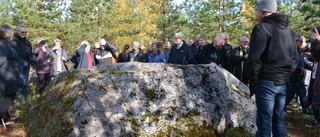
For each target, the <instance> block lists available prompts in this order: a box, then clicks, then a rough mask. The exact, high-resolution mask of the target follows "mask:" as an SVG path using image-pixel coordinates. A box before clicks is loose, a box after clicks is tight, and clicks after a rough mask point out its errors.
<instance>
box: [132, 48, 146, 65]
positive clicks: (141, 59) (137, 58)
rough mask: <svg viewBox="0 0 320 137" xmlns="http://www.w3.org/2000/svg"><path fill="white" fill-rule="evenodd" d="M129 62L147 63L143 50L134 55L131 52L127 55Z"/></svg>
mask: <svg viewBox="0 0 320 137" xmlns="http://www.w3.org/2000/svg"><path fill="white" fill-rule="evenodd" d="M129 60H130V61H138V62H145V63H146V62H148V56H147V54H145V53H143V50H142V49H140V51H139V52H137V53H135V52H134V51H133V50H132V51H130V53H129Z"/></svg>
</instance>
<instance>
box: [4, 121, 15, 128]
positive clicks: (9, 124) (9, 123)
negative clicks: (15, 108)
mask: <svg viewBox="0 0 320 137" xmlns="http://www.w3.org/2000/svg"><path fill="white" fill-rule="evenodd" d="M14 124H16V123H15V122H13V121H8V122H6V123H4V127H10V126H13V125H14ZM1 126H3V124H1Z"/></svg>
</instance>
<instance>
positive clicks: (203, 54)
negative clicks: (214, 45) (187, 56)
mask: <svg viewBox="0 0 320 137" xmlns="http://www.w3.org/2000/svg"><path fill="white" fill-rule="evenodd" d="M207 46H208V45H205V46H204V47H201V46H197V47H194V49H193V51H194V54H193V57H194V59H195V61H196V63H197V64H210V63H211V62H210V60H209V58H208V57H209V53H208V49H207V48H208V47H207Z"/></svg>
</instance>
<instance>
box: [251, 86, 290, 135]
mask: <svg viewBox="0 0 320 137" xmlns="http://www.w3.org/2000/svg"><path fill="white" fill-rule="evenodd" d="M253 90H254V92H255V95H256V105H257V119H256V124H257V127H258V130H257V133H256V136H257V137H271V131H272V134H273V136H275V137H285V136H286V129H285V123H284V106H285V103H286V85H281V86H277V85H274V83H273V81H268V80H260V82H259V83H257V84H256V85H254V86H253Z"/></svg>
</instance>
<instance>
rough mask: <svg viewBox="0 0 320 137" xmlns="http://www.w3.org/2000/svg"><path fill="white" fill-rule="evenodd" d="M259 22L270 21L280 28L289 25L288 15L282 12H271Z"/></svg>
mask: <svg viewBox="0 0 320 137" xmlns="http://www.w3.org/2000/svg"><path fill="white" fill-rule="evenodd" d="M261 22H266V23H271V24H273V25H275V26H277V27H279V28H280V29H285V28H288V27H289V26H290V21H289V17H288V16H287V15H284V14H279V13H273V14H271V15H269V16H265V17H263V18H262V20H261Z"/></svg>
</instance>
